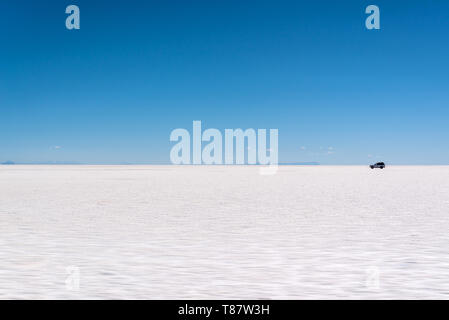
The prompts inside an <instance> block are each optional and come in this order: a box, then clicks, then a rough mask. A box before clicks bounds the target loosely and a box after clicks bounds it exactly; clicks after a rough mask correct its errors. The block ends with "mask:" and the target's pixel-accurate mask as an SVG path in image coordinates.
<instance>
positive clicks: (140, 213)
mask: <svg viewBox="0 0 449 320" xmlns="http://www.w3.org/2000/svg"><path fill="white" fill-rule="evenodd" d="M78 276H79V277H78ZM78 279H79V283H78ZM78 284H79V285H78ZM0 298H2V299H6V298H31V299H34V298H39V299H47V298H61V299H66V298H75V299H77V298H87V299H105V298H114V299H116V298H118V299H122V298H123V299H131V298H137V299H184V298H186V299H194V298H195V299H206V298H207V299H231V298H235V299H240V298H245V299H258V298H268V299H271V298H272V299H308V298H324V299H330V298H336V299H340V298H350V299H359V298H373V299H378V298H387V299H390V298H403V299H410V298H436V299H441V298H445V299H448V298H449V167H444V166H434V167H433V166H429V167H426V166H422V167H418V166H417V167H411V166H410V167H407V166H403V167H399V166H398V167H394V166H391V167H388V168H386V169H384V170H379V169H378V170H371V169H369V168H368V167H361V166H360V167H358V166H339V167H337V166H335V167H327V166H311V167H307V166H281V167H280V168H279V171H278V172H277V174H275V175H260V174H259V168H258V167H256V166H247V167H244V166H234V167H224V166H181V167H178V166H0Z"/></svg>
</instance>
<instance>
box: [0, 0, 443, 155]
mask: <svg viewBox="0 0 449 320" xmlns="http://www.w3.org/2000/svg"><path fill="white" fill-rule="evenodd" d="M70 4H76V5H78V6H79V8H80V11H81V29H80V30H67V29H66V27H65V19H66V17H67V14H66V13H65V8H66V6H67V5H70ZM370 4H375V5H378V6H379V8H380V13H381V17H380V19H381V22H380V25H381V29H380V30H367V29H366V28H365V18H366V17H367V14H365V8H366V6H367V5H370ZM0 43H1V50H0V162H3V161H6V160H12V161H15V162H44V161H74V162H83V163H122V162H130V163H163V162H168V161H169V152H170V149H171V147H172V145H173V143H171V142H170V141H169V135H170V132H171V131H172V130H173V129H175V128H187V129H189V131H191V130H192V129H191V127H192V121H193V120H201V121H202V123H203V128H217V129H220V130H224V129H225V128H243V129H246V128H256V129H257V128H267V129H269V128H277V129H279V161H280V162H303V161H317V162H320V163H322V164H368V163H371V162H374V161H377V160H382V161H385V162H387V163H391V164H449V1H446V0H440V1H437V0H433V1H432V0H425V1H424V0H421V1H410V0H408V1H400V0H396V1H391V0H388V1H380V0H373V1H371V0H370V1H322V0H318V1H298V0H296V1H282V0H277V1H244V0H238V1H235V0H226V1H220V0H208V1H196V0H182V1H181V0H179V1H172V0H159V1H131V0H128V1H123V0H114V1H93V0H89V1H85V0H70V1H48V0H38V1H31V0H30V1H16V0H2V1H1V2H0Z"/></svg>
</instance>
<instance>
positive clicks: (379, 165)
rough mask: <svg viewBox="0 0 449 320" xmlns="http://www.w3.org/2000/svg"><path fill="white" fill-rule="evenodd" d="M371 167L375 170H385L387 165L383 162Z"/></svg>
mask: <svg viewBox="0 0 449 320" xmlns="http://www.w3.org/2000/svg"><path fill="white" fill-rule="evenodd" d="M369 167H370V168H371V169H374V168H380V169H383V168H385V163H383V162H377V163H375V164H372V165H370V166H369Z"/></svg>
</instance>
